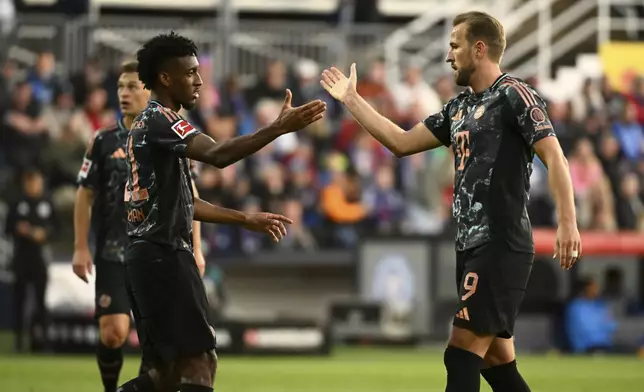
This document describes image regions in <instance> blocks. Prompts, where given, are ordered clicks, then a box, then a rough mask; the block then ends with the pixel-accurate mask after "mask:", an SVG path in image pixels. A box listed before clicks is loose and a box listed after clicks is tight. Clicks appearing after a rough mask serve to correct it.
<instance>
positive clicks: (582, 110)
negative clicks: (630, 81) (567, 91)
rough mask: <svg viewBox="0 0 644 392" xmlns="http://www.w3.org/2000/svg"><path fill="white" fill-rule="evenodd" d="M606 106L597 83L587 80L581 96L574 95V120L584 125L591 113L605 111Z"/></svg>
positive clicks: (572, 105)
mask: <svg viewBox="0 0 644 392" xmlns="http://www.w3.org/2000/svg"><path fill="white" fill-rule="evenodd" d="M604 105H605V102H604V97H602V94H601V91H600V90H599V88H598V87H597V85H596V83H595V81H593V80H592V79H586V80H585V81H584V86H583V87H582V89H581V94H576V95H574V96H573V98H572V100H571V109H572V119H573V120H574V121H576V122H578V123H582V122H584V120H585V119H586V118H588V116H589V115H590V114H591V113H595V112H598V111H603V110H604Z"/></svg>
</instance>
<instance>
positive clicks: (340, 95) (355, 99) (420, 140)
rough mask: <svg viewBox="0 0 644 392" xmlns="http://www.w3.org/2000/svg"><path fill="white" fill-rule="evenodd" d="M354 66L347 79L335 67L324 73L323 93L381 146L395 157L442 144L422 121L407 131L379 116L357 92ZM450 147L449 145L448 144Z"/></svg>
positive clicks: (433, 130) (322, 81)
mask: <svg viewBox="0 0 644 392" xmlns="http://www.w3.org/2000/svg"><path fill="white" fill-rule="evenodd" d="M356 82H357V74H356V65H355V64H352V65H351V74H350V76H349V78H347V77H346V76H345V75H344V74H343V73H342V72H340V71H339V70H338V69H337V68H335V67H332V68H331V69H328V70H325V71H324V72H323V73H322V80H321V81H320V83H321V84H322V87H324V89H325V90H326V91H328V92H329V94H331V96H333V98H335V99H337V100H339V101H340V102H342V103H343V104H344V106H345V107H346V108H347V109H348V110H349V112H351V115H352V116H353V118H355V119H356V121H357V122H358V123H359V124H360V125H361V126H362V127H363V128H364V129H366V130H367V132H369V133H370V134H371V135H372V136H373V137H374V138H375V139H376V140H378V141H379V142H380V143H381V144H382V145H383V146H385V147H387V148H388V149H389V150H390V151H391V152H392V153H394V154H395V155H396V156H397V157H403V156H407V155H411V154H415V153H418V152H421V151H427V150H431V149H433V148H436V147H440V146H442V145H444V144H445V143H444V141H441V140H439V137H437V135H435V134H434V132H437V129H434V127H432V129H429V128H428V126H427V124H426V123H424V122H421V123H418V124H416V125H415V126H414V127H413V128H412V129H411V130H410V131H409V132H406V131H405V130H403V129H402V128H400V127H399V126H398V125H396V124H394V123H393V122H392V121H391V120H389V119H388V118H386V117H385V116H383V115H381V114H380V113H378V112H377V111H376V110H375V109H374V108H373V107H371V105H369V103H368V102H367V101H366V100H365V99H364V98H362V97H361V96H360V94H358V92H357V91H356ZM448 144H449V143H448Z"/></svg>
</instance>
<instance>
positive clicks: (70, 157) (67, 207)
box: [43, 124, 86, 219]
mask: <svg viewBox="0 0 644 392" xmlns="http://www.w3.org/2000/svg"><path fill="white" fill-rule="evenodd" d="M85 150H86V144H85V141H84V140H83V139H82V138H81V137H80V136H79V135H78V134H77V133H76V132H74V130H73V129H72V128H71V127H70V126H69V124H67V125H66V126H65V127H63V129H62V132H61V134H60V136H59V137H58V138H57V139H54V140H52V141H51V143H50V144H49V146H48V147H47V148H46V149H45V151H44V152H43V162H44V167H46V168H47V170H46V171H45V172H46V173H47V175H48V177H49V184H50V186H51V187H52V188H53V189H54V191H53V193H52V198H53V202H54V206H55V208H56V210H57V211H58V213H59V215H61V216H65V217H66V218H70V219H71V218H72V216H73V207H74V197H75V195H76V189H77V185H76V176H77V175H78V168H79V167H81V164H82V163H83V157H84V155H85Z"/></svg>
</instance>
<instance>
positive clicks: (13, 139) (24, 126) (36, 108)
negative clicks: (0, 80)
mask: <svg viewBox="0 0 644 392" xmlns="http://www.w3.org/2000/svg"><path fill="white" fill-rule="evenodd" d="M41 114H42V106H41V105H40V104H39V103H38V102H37V101H36V100H35V99H33V94H32V87H31V85H30V84H28V83H26V82H21V83H18V84H17V85H16V86H15V88H14V91H13V94H12V102H11V105H10V107H9V110H8V111H7V113H6V114H5V116H4V124H3V130H2V133H3V134H4V141H5V143H6V144H5V143H3V144H4V145H3V146H2V147H3V148H5V153H6V156H7V160H8V162H9V164H10V165H12V166H13V167H15V168H18V169H19V168H24V167H27V166H33V165H37V164H38V163H39V161H40V154H41V152H42V150H43V148H44V147H45V145H46V143H47V139H48V135H47V124H46V123H45V121H44V120H43V118H42V115H41Z"/></svg>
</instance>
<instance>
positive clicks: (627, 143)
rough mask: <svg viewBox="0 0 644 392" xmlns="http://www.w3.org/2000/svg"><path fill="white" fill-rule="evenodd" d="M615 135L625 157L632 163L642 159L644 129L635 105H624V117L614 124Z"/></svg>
mask: <svg viewBox="0 0 644 392" xmlns="http://www.w3.org/2000/svg"><path fill="white" fill-rule="evenodd" d="M613 133H614V134H615V137H617V140H618V141H619V144H620V147H621V149H622V152H623V154H624V156H625V157H626V158H628V159H630V160H631V161H637V160H639V159H640V158H641V157H642V147H644V128H643V127H642V125H640V123H639V122H637V107H636V105H635V104H633V103H628V104H626V105H624V108H623V110H622V115H621V117H620V119H619V120H618V121H616V122H615V123H614V124H613Z"/></svg>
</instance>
